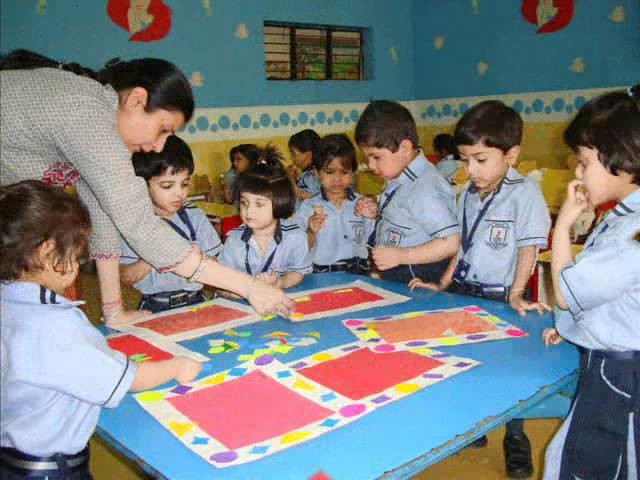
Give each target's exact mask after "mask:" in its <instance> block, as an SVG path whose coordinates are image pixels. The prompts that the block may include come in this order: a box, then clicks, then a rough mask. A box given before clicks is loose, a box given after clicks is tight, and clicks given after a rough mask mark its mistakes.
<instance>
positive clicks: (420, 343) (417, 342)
mask: <svg viewBox="0 0 640 480" xmlns="http://www.w3.org/2000/svg"><path fill="white" fill-rule="evenodd" d="M428 344H429V342H426V341H424V340H414V341H412V342H407V343H405V345H406V346H407V347H424V346H425V345H428Z"/></svg>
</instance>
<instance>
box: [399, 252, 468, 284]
mask: <svg viewBox="0 0 640 480" xmlns="http://www.w3.org/2000/svg"><path fill="white" fill-rule="evenodd" d="M457 265H458V255H454V256H453V257H451V260H450V261H449V266H448V267H447V270H446V271H445V272H444V273H443V274H442V278H441V279H440V282H438V283H433V282H423V281H422V280H420V279H419V278H413V279H411V281H410V282H409V288H411V290H413V289H414V288H425V289H427V290H433V291H434V292H443V291H445V290H446V289H447V288H449V285H451V282H452V281H453V273H454V272H455V271H456V266H457Z"/></svg>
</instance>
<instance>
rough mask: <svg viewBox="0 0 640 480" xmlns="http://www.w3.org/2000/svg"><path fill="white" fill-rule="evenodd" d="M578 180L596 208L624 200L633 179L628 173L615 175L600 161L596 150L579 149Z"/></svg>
mask: <svg viewBox="0 0 640 480" xmlns="http://www.w3.org/2000/svg"><path fill="white" fill-rule="evenodd" d="M576 156H577V159H578V165H577V166H576V178H577V179H578V180H581V181H582V182H583V183H584V186H585V188H586V190H587V191H586V196H587V199H588V200H589V203H591V205H593V206H594V207H597V206H598V205H602V204H603V203H606V202H611V201H618V200H622V199H623V198H624V197H625V196H626V195H627V194H628V190H629V187H630V186H631V185H632V177H631V175H629V174H628V173H626V172H620V175H613V174H611V173H609V172H608V171H607V169H606V168H605V166H604V165H603V164H602V163H601V162H600V160H599V159H598V150H597V149H595V148H588V147H578V153H577V155H576Z"/></svg>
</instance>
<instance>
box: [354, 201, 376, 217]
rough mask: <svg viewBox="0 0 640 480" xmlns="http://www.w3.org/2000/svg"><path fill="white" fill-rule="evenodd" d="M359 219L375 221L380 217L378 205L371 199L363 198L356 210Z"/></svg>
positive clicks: (358, 202) (357, 204)
mask: <svg viewBox="0 0 640 480" xmlns="http://www.w3.org/2000/svg"><path fill="white" fill-rule="evenodd" d="M354 213H355V214H356V216H357V217H365V218H372V219H375V218H376V217H377V216H378V203H377V202H376V201H375V200H374V199H373V198H370V197H361V198H360V199H359V200H358V201H357V202H356V206H355V208H354Z"/></svg>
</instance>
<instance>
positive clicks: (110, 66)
mask: <svg viewBox="0 0 640 480" xmlns="http://www.w3.org/2000/svg"><path fill="white" fill-rule="evenodd" d="M47 67H48V68H58V69H61V70H67V71H70V72H73V73H75V74H77V75H81V76H85V77H89V78H92V79H94V80H97V81H98V82H100V83H102V84H103V85H107V84H108V85H111V86H112V87H113V88H114V90H115V91H116V92H122V91H125V90H129V89H132V88H135V87H142V88H144V89H145V90H146V91H147V94H148V96H149V98H148V101H147V105H146V107H145V111H147V112H149V113H151V112H155V111H156V110H168V111H170V112H181V113H182V114H183V115H184V119H185V123H186V122H188V121H189V120H190V119H191V117H192V116H193V110H194V107H195V103H194V100H193V92H192V91H191V85H190V84H189V81H188V80H187V78H186V77H185V76H184V74H183V73H182V72H181V71H180V70H179V69H178V68H177V67H176V66H175V65H173V64H172V63H170V62H167V61H166V60H161V59H158V58H140V59H137V60H131V61H128V62H125V61H121V60H120V59H118V58H114V59H113V60H110V61H108V62H107V63H106V65H105V67H104V68H103V69H102V70H100V71H99V72H97V73H96V72H94V71H93V70H91V69H88V68H84V67H82V66H81V65H79V64H77V63H62V62H58V61H56V60H53V59H51V58H49V57H45V56H44V55H40V54H39V53H35V52H31V51H29V50H14V51H12V52H11V53H9V54H8V55H6V56H4V57H3V58H2V59H0V70H31V69H34V68H47Z"/></svg>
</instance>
